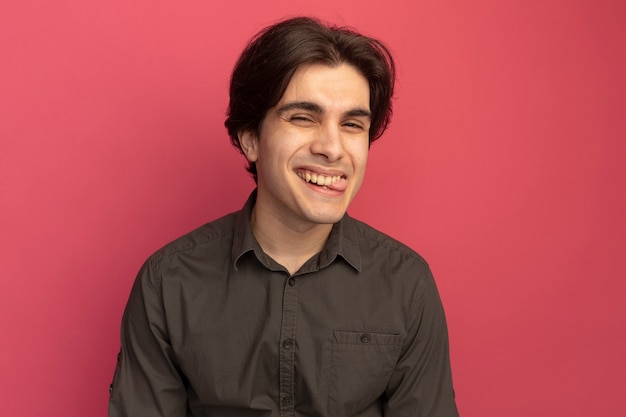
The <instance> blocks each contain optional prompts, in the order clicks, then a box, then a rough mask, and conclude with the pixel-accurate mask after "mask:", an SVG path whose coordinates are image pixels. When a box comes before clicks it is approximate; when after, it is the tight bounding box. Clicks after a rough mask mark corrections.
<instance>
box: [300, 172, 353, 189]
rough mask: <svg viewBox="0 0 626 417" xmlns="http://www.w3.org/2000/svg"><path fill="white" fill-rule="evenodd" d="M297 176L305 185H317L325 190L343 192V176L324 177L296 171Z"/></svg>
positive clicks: (344, 181)
mask: <svg viewBox="0 0 626 417" xmlns="http://www.w3.org/2000/svg"><path fill="white" fill-rule="evenodd" d="M297 174H298V176H299V177H300V178H302V180H303V181H304V182H306V183H309V184H312V185H317V186H318V187H320V188H323V189H325V190H333V191H344V190H345V189H346V177H345V176H344V175H324V174H319V173H317V172H313V171H309V170H304V169H302V170H298V171H297Z"/></svg>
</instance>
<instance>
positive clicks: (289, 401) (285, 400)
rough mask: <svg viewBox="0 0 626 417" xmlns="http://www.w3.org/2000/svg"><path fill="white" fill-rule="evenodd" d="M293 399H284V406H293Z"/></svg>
mask: <svg viewBox="0 0 626 417" xmlns="http://www.w3.org/2000/svg"><path fill="white" fill-rule="evenodd" d="M291 402H292V399H291V397H285V398H283V405H291Z"/></svg>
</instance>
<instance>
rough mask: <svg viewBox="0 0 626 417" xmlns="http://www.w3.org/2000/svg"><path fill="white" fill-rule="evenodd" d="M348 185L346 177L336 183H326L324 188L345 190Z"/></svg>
mask: <svg viewBox="0 0 626 417" xmlns="http://www.w3.org/2000/svg"><path fill="white" fill-rule="evenodd" d="M346 186H347V183H346V179H345V178H341V179H339V181H337V182H335V183H334V184H330V185H325V186H324V188H328V189H329V190H333V191H345V190H346Z"/></svg>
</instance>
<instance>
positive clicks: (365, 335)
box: [361, 333, 372, 343]
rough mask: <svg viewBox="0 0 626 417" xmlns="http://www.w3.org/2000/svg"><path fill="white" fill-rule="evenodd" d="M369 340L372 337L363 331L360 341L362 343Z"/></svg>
mask: <svg viewBox="0 0 626 417" xmlns="http://www.w3.org/2000/svg"><path fill="white" fill-rule="evenodd" d="M370 340H372V337H371V336H370V335H369V334H367V333H365V334H362V335H361V342H362V343H369V342H370Z"/></svg>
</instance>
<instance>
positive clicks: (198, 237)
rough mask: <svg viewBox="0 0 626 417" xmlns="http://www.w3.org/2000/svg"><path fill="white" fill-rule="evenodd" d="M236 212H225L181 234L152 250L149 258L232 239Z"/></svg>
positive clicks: (224, 242) (155, 258)
mask: <svg viewBox="0 0 626 417" xmlns="http://www.w3.org/2000/svg"><path fill="white" fill-rule="evenodd" d="M237 214H238V212H234V213H230V214H227V215H225V216H223V217H221V218H219V219H217V220H213V221H211V222H209V223H206V224H204V225H202V226H200V227H198V228H196V229H194V230H192V231H191V232H189V233H186V234H184V235H182V236H181V237H179V238H177V239H175V240H173V241H171V242H169V243H167V244H166V245H165V246H163V247H162V248H160V249H159V250H157V251H156V252H154V253H153V254H152V255H151V256H150V258H149V260H152V261H158V260H160V259H162V258H167V257H168V256H171V255H174V254H177V253H180V252H184V251H191V250H194V249H197V248H198V247H201V246H210V245H212V244H215V243H218V244H220V246H224V245H225V244H226V242H231V241H232V237H233V229H234V227H235V219H236V217H237ZM228 250H230V244H228Z"/></svg>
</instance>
